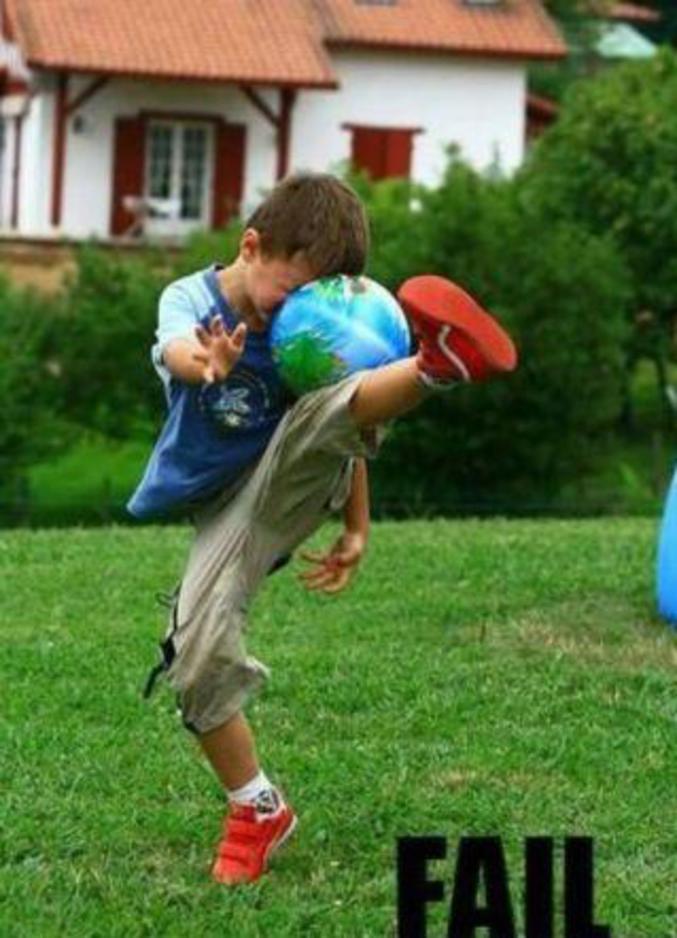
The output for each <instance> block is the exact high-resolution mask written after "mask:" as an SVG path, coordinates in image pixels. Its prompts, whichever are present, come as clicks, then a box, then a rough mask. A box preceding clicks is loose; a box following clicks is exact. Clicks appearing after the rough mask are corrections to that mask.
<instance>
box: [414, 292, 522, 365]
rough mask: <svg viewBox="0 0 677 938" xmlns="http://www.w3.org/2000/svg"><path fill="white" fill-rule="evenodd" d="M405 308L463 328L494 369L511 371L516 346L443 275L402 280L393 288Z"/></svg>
mask: <svg viewBox="0 0 677 938" xmlns="http://www.w3.org/2000/svg"><path fill="white" fill-rule="evenodd" d="M397 298H398V300H399V301H400V303H401V304H402V306H403V307H404V310H405V312H407V311H409V310H410V311H411V312H412V313H413V315H414V316H418V317H421V318H422V319H425V320H427V321H428V322H431V323H437V324H440V323H444V324H446V325H449V326H453V327H454V328H456V329H459V330H460V331H461V332H463V333H464V334H465V335H466V336H468V338H469V339H470V340H471V341H472V343H473V345H475V346H476V348H477V349H479V351H480V352H481V353H482V355H483V356H484V358H485V359H486V361H487V362H488V364H489V365H490V366H491V368H492V369H493V370H495V371H514V370H515V367H516V366H517V350H516V349H515V345H514V343H513V341H512V339H511V338H510V336H509V335H508V334H507V332H505V331H504V330H503V329H502V328H501V326H499V324H498V323H497V322H496V320H495V319H493V318H492V317H491V316H490V315H489V313H486V312H485V311H484V310H483V309H482V307H481V306H479V304H478V303H477V302H476V301H475V300H473V298H472V297H471V296H470V295H469V294H468V293H466V292H465V290H463V289H461V287H459V286H458V285H457V284H455V283H452V281H451V280H447V279H446V278H444V277H438V276H436V275H435V274H423V275H421V276H419V277H411V278H410V279H409V280H406V281H405V282H404V283H403V284H402V286H401V287H400V289H399V290H398V291H397Z"/></svg>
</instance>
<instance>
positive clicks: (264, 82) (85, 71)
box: [26, 58, 339, 91]
mask: <svg viewBox="0 0 677 938" xmlns="http://www.w3.org/2000/svg"><path fill="white" fill-rule="evenodd" d="M26 64H27V65H28V66H29V67H30V68H33V69H40V70H42V71H52V72H68V73H70V74H73V75H105V76H107V77H109V78H113V77H115V78H131V79H133V80H135V81H137V80H144V81H177V82H193V83H199V84H209V85H256V86H257V87H268V88H270V87H275V88H294V89H298V90H300V89H306V90H308V91H313V90H317V91H327V90H329V91H335V90H336V89H337V88H338V87H339V82H338V81H337V80H336V79H335V78H326V79H320V78H318V79H305V80H303V79H300V80H290V79H285V78H275V77H274V76H268V77H265V78H256V77H252V76H251V75H240V76H238V75H229V76H223V75H220V76H213V75H179V74H174V73H171V72H160V71H149V70H146V71H144V70H143V69H132V70H127V69H116V68H99V67H93V66H91V67H90V66H82V65H73V64H72V63H70V62H58V61H45V60H41V59H39V58H28V59H27V60H26Z"/></svg>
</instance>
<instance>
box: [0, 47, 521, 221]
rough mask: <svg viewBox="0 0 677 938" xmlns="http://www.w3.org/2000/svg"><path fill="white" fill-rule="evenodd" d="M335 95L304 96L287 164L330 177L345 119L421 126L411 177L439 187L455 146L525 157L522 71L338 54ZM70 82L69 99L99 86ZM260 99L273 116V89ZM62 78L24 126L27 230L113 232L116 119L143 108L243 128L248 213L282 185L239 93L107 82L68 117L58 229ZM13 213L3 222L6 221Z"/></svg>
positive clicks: (492, 156)
mask: <svg viewBox="0 0 677 938" xmlns="http://www.w3.org/2000/svg"><path fill="white" fill-rule="evenodd" d="M334 61H335V67H336V70H337V74H338V76H339V79H340V83H341V86H340V88H339V90H338V91H326V92H325V91H321V92H319V91H301V92H299V94H298V97H297V101H296V106H295V108H294V112H293V124H292V138H291V148H290V168H291V169H303V168H305V169H315V170H326V169H332V168H336V167H337V166H339V165H340V164H341V163H342V162H344V161H346V160H347V159H348V157H349V155H350V142H351V139H350V133H349V132H348V131H346V130H343V129H342V128H341V125H342V124H343V123H356V124H364V125H374V126H392V127H421V128H423V133H421V134H417V135H416V136H415V138H414V153H413V165H412V175H413V177H414V178H415V179H416V180H418V181H420V182H424V183H426V184H430V185H434V184H435V183H436V182H437V181H438V180H439V178H440V176H441V173H442V172H443V169H444V166H445V163H446V157H445V147H447V146H448V145H449V144H450V143H457V144H458V145H459V146H460V148H461V152H462V154H463V156H464V157H465V158H466V159H467V160H469V161H470V163H472V164H473V165H474V166H476V167H477V168H479V169H483V168H486V167H487V166H489V165H490V164H492V163H495V162H496V161H497V160H498V161H499V163H500V165H501V166H502V168H503V169H504V170H505V171H510V170H512V169H514V168H515V167H516V166H518V165H519V163H520V161H521V159H522V155H523V141H524V100H525V67H524V65H523V64H522V63H507V62H501V61H494V60H493V59H486V60H479V59H471V58H465V59H461V58H458V57H453V56H440V55H433V56H429V55H421V54H412V53H407V54H402V53H385V52H384V53H379V52H366V51H361V52H356V51H351V52H345V51H344V52H337V53H335V55H334ZM91 80H92V79H91V78H89V77H84V78H77V79H72V80H71V83H70V90H69V98H71V99H72V98H73V97H74V96H75V95H77V94H78V93H79V92H80V91H81V90H82V89H83V88H85V87H87V86H88V85H89V84H90V83H91ZM258 93H259V94H260V95H261V97H262V98H264V99H265V100H266V102H267V103H268V104H269V106H270V107H271V108H272V109H273V110H274V111H277V110H278V108H279V94H278V92H277V90H273V89H260V90H259V91H258ZM54 102H55V79H54V76H51V75H43V76H38V93H37V94H36V95H35V97H34V98H33V101H32V104H31V110H30V114H29V116H28V118H27V119H26V122H25V125H24V144H23V156H22V176H21V204H20V213H19V218H20V232H21V233H22V234H25V235H47V236H50V235H52V236H58V235H66V236H68V237H75V238H86V237H90V236H96V237H99V238H106V237H108V235H109V225H110V213H111V196H112V182H111V174H112V161H113V132H114V124H115V119H116V118H117V117H123V116H134V115H136V114H137V113H138V112H139V111H140V110H147V111H148V110H150V111H164V112H172V111H173V112H181V113H195V114H198V115H199V114H210V115H220V116H222V117H224V118H226V119H227V120H229V121H231V122H233V123H238V124H245V125H246V127H247V141H246V154H245V169H244V171H245V179H244V197H243V211H244V213H245V214H246V213H247V212H248V211H250V210H251V209H252V208H253V207H254V206H255V205H257V204H258V202H259V201H260V199H261V194H262V192H263V191H264V190H265V189H268V188H270V186H271V185H272V184H273V183H274V181H275V170H276V161H277V150H276V135H275V130H274V128H273V126H272V125H271V124H270V123H269V121H268V120H267V119H266V118H265V117H264V116H263V115H262V114H261V113H260V112H259V111H258V109H257V108H255V107H254V105H253V104H252V103H251V102H250V101H249V99H248V98H247V97H246V96H245V95H244V94H243V93H242V91H240V90H239V89H238V88H237V87H234V86H221V85H205V84H197V83H191V82H183V83H179V82H172V83H166V82H150V81H141V80H139V81H133V80H119V79H111V80H110V81H109V82H108V83H107V84H106V85H104V86H103V87H102V88H101V89H100V90H98V91H97V92H96V93H95V94H94V95H93V96H92V97H91V98H89V99H88V100H87V101H86V103H85V104H84V105H83V106H82V107H81V108H80V109H79V112H78V113H79V115H80V116H81V118H82V119H83V123H82V127H81V129H80V130H79V132H76V131H75V130H74V128H73V119H72V118H69V120H68V129H67V140H66V161H65V162H66V168H65V175H64V189H63V211H62V223H61V226H60V229H59V230H54V229H53V228H52V226H51V220H50V215H51V188H52V157H53V121H54ZM5 217H6V216H5Z"/></svg>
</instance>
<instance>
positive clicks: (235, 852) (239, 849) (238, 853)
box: [219, 842, 252, 866]
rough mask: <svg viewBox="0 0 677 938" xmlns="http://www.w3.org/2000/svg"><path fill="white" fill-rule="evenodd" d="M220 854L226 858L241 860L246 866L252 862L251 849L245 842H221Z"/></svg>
mask: <svg viewBox="0 0 677 938" xmlns="http://www.w3.org/2000/svg"><path fill="white" fill-rule="evenodd" d="M219 855H220V856H221V857H223V858H224V859H226V860H239V861H240V862H241V863H242V864H243V865H244V866H248V865H249V863H250V862H251V859H252V855H251V850H250V849H249V848H248V847H245V846H244V845H243V844H234V843H229V842H227V843H225V844H221V849H220V850H219Z"/></svg>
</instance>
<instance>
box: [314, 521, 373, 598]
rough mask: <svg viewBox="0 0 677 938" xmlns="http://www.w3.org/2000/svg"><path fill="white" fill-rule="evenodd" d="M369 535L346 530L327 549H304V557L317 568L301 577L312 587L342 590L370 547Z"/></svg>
mask: <svg viewBox="0 0 677 938" xmlns="http://www.w3.org/2000/svg"><path fill="white" fill-rule="evenodd" d="M366 546H367V539H366V537H365V535H363V534H360V533H359V532H357V531H344V532H343V534H342V535H341V536H340V537H339V538H338V540H337V541H336V542H335V544H334V545H333V546H332V548H331V549H330V550H329V551H327V552H326V553H321V552H311V551H302V552H301V553H300V557H301V558H302V559H303V560H306V561H308V563H311V564H313V568H312V569H310V570H306V571H304V572H303V573H300V574H299V576H298V578H299V580H301V581H302V582H303V583H304V584H305V587H306V589H308V590H320V591H321V592H323V593H328V594H333V593H340V592H341V590H343V589H345V587H346V586H347V585H348V584H349V583H350V581H351V579H352V578H353V576H354V574H355V572H356V570H357V568H358V566H359V563H360V560H361V559H362V556H363V554H364V552H365V550H366Z"/></svg>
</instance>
